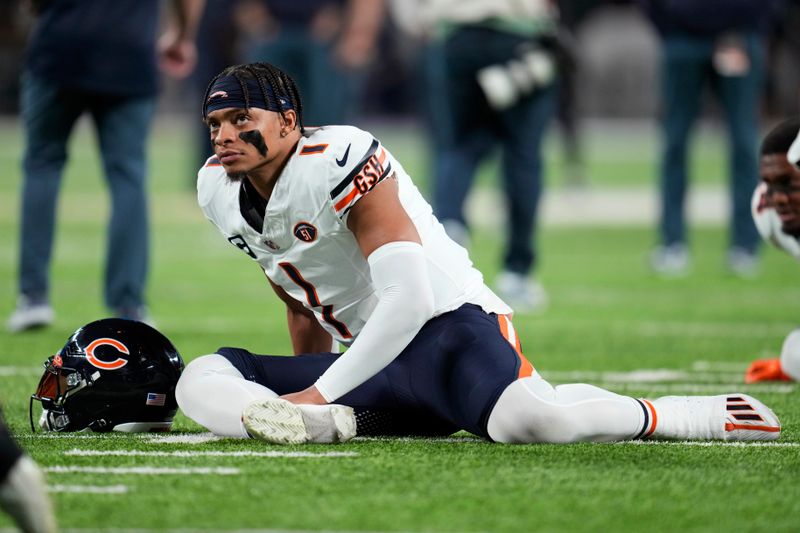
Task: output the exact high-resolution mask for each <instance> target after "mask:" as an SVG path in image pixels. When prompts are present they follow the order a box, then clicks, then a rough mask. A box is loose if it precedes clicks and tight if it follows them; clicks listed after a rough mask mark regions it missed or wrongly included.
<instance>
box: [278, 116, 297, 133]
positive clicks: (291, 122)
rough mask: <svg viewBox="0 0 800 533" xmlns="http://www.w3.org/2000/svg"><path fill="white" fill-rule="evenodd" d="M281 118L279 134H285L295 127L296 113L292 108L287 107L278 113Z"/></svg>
mask: <svg viewBox="0 0 800 533" xmlns="http://www.w3.org/2000/svg"><path fill="white" fill-rule="evenodd" d="M278 116H279V117H280V120H281V135H282V136H286V135H288V134H289V132H290V131H292V130H293V129H295V128H296V127H297V113H296V112H295V110H294V109H287V110H286V111H284V112H283V113H280V114H279V115H278Z"/></svg>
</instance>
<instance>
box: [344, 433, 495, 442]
mask: <svg viewBox="0 0 800 533" xmlns="http://www.w3.org/2000/svg"><path fill="white" fill-rule="evenodd" d="M353 440H354V441H360V442H444V443H448V442H458V443H464V442H486V439H482V438H481V437H476V436H472V435H464V436H463V437H354V438H353Z"/></svg>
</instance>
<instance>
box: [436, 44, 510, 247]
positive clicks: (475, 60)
mask: <svg viewBox="0 0 800 533" xmlns="http://www.w3.org/2000/svg"><path fill="white" fill-rule="evenodd" d="M473 33H474V32H473V31H472V30H459V31H458V32H456V33H455V34H454V35H453V36H452V37H451V38H450V39H448V40H447V41H446V42H445V43H444V44H443V45H442V48H441V49H439V50H434V53H439V52H441V56H438V58H433V59H437V61H440V62H441V65H442V67H443V71H442V73H441V75H440V76H432V77H430V78H429V82H430V83H431V84H432V85H431V86H430V90H431V91H436V93H437V95H436V96H435V98H436V100H435V104H438V105H439V108H438V109H432V110H431V112H432V113H433V114H434V115H433V120H437V117H442V119H441V120H442V122H441V123H440V124H439V125H438V132H439V135H440V138H439V141H440V145H439V146H437V147H436V148H438V153H437V154H435V157H436V158H437V163H436V165H435V168H436V171H437V174H436V176H435V182H434V188H433V205H434V213H435V214H436V216H437V218H439V220H440V221H441V222H442V224H443V225H444V227H445V230H447V232H448V235H449V236H450V237H451V238H452V239H454V240H456V242H458V243H459V244H462V245H466V244H467V241H468V230H467V228H468V226H469V224H468V221H467V220H466V217H465V215H464V203H465V201H466V198H467V196H468V195H469V192H470V189H471V188H472V184H473V181H474V179H475V173H476V170H477V167H478V165H479V164H480V162H481V161H482V160H483V159H484V158H485V157H486V156H487V155H488V154H489V152H490V151H491V149H492V148H493V146H494V144H495V142H496V133H495V118H494V112H493V111H492V110H491V109H490V108H489V106H488V104H487V101H486V97H485V96H484V95H483V93H482V91H481V88H480V86H479V85H478V83H477V81H476V78H475V76H476V73H477V71H478V70H479V69H480V68H482V67H483V66H486V60H485V59H483V58H482V57H481V56H476V55H475V53H474V51H475V47H476V46H477V44H476V43H475V41H474V39H473ZM432 66H433V65H431V66H429V70H430V69H431V67H432ZM434 84H435V85H434ZM437 85H438V86H437ZM432 98H433V97H432Z"/></svg>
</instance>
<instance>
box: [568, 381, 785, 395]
mask: <svg viewBox="0 0 800 533" xmlns="http://www.w3.org/2000/svg"><path fill="white" fill-rule="evenodd" d="M553 384H556V385H557V384H559V383H558V382H557V381H554V382H553ZM592 385H596V386H598V387H602V388H604V389H610V390H613V391H619V390H632V391H641V390H645V391H650V392H667V393H669V392H685V393H704V394H728V393H730V392H741V391H747V392H768V393H775V394H791V393H793V392H794V391H795V390H797V387H796V385H790V384H786V385H782V384H781V385H778V384H767V383H755V384H753V385H745V384H744V382H742V381H739V382H736V383H650V382H648V383H641V382H630V383H623V382H619V381H592Z"/></svg>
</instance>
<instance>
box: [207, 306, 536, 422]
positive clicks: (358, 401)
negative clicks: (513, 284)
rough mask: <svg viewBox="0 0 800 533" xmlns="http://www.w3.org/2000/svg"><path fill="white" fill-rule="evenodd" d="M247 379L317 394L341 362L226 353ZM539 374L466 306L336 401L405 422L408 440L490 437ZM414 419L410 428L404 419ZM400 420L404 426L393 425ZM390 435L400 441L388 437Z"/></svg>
mask: <svg viewBox="0 0 800 533" xmlns="http://www.w3.org/2000/svg"><path fill="white" fill-rule="evenodd" d="M217 353H218V354H220V355H222V356H223V357H225V358H226V359H228V360H229V361H230V362H231V364H233V365H234V366H235V367H236V368H237V369H238V370H239V371H240V372H241V373H242V375H244V377H245V378H246V379H248V380H250V381H254V382H256V383H259V384H261V385H264V386H265V387H268V388H269V389H271V390H272V391H273V392H275V393H277V394H279V395H280V394H288V393H291V392H297V391H299V390H303V389H305V388H307V387H310V386H311V385H313V384H314V382H315V381H316V380H317V378H318V377H319V376H320V375H322V373H323V372H325V370H326V369H327V368H328V367H329V366H330V365H331V364H333V362H334V361H335V360H336V358H337V357H339V354H334V353H322V354H303V355H296V356H293V357H282V356H268V355H253V354H251V353H250V352H248V351H246V350H242V349H239V348H220V349H219V350H218V351H217ZM532 371H533V369H532V367H531V365H530V363H528V361H527V360H525V359H524V358H523V357H522V356H521V355H520V354H519V353H518V352H517V350H516V349H515V348H514V346H512V345H511V344H510V343H509V341H507V340H506V338H505V337H504V336H503V333H502V330H501V326H500V324H499V322H498V317H497V316H496V315H492V314H487V313H485V312H484V311H483V310H482V309H480V308H479V307H477V306H475V305H471V304H466V305H463V306H461V307H460V308H458V309H456V310H455V311H451V312H449V313H445V314H443V315H440V316H438V317H436V318H433V319H431V320H430V321H428V323H427V324H425V326H423V328H422V330H420V332H419V333H418V334H417V336H416V337H414V339H413V340H412V341H411V343H410V344H409V345H408V346H407V347H406V348H405V349H404V350H403V351H402V352H401V353H400V355H398V356H397V358H396V359H395V360H394V361H392V362H391V363H390V364H389V366H387V367H386V368H384V369H383V370H382V371H380V372H379V373H378V374H376V375H375V376H373V377H372V378H370V379H369V380H367V381H366V382H365V383H363V384H362V385H360V386H358V387H356V388H355V389H353V390H352V391H351V392H349V393H347V394H345V395H344V396H342V397H341V398H339V399H337V400H336V403H339V404H343V405H348V406H350V407H353V408H354V409H355V411H356V419H357V423H358V433H359V434H360V435H363V434H364V433H365V432H364V430H363V429H362V427H361V425H362V420H364V418H365V417H363V416H359V415H360V413H364V412H367V413H376V412H377V413H380V412H381V411H386V412H389V413H391V414H399V415H401V417H400V420H401V421H402V422H403V426H404V429H406V430H407V433H408V434H415V435H420V434H449V433H453V432H454V431H457V430H458V429H464V430H467V431H469V432H471V433H474V434H476V435H480V436H483V437H488V434H487V432H486V425H487V423H488V420H489V415H490V414H491V411H492V408H493V407H494V405H495V403H497V399H498V398H499V397H500V394H501V393H502V392H503V391H504V390H505V389H506V387H507V386H508V385H509V384H511V383H512V382H513V381H515V380H517V379H518V378H520V377H527V376H530V375H531V372H532ZM409 413H410V414H413V416H412V417H408V418H410V423H409V422H408V421H407V420H406V419H404V418H403V417H402V415H404V414H406V415H407V414H409ZM393 420H394V421H395V423H396V421H397V420H398V417H394V418H393ZM388 433H394V434H396V433H398V431H389V432H388Z"/></svg>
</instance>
